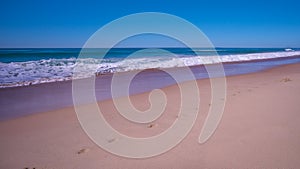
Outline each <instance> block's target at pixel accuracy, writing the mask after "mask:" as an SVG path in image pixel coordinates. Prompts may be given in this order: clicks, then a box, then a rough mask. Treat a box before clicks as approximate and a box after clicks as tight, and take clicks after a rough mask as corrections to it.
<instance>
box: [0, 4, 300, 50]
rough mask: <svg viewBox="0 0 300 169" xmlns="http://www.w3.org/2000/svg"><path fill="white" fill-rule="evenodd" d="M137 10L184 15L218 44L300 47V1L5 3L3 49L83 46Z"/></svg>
mask: <svg viewBox="0 0 300 169" xmlns="http://www.w3.org/2000/svg"><path fill="white" fill-rule="evenodd" d="M137 12H164V13H170V14H173V15H177V16H179V17H182V18H184V19H186V20H188V21H190V22H191V23H193V24H195V25H196V26H198V27H199V28H200V29H201V30H202V31H203V32H204V33H205V34H206V35H207V36H208V38H209V39H210V40H211V41H212V42H213V44H214V45H215V46H218V47H284V48H285V47H300V1H299V0H279V1H278V0H273V1H264V0H239V1H238V0H221V1H214V0H204V1H201V0H195V1H191V0H184V1H177V0H137V1H135V0H98V1H88V0H81V1H78V0H51V1H50V0H49V1H48V0H44V1H43V0H20V1H16V0H10V1H1V4H0V47H2V48H4V47H82V45H83V44H84V43H85V41H86V40H87V39H88V38H89V37H90V36H91V35H92V34H93V33H94V32H95V31H96V30H97V29H99V28H100V27H101V26H103V25H105V24H107V23H109V22H110V21H112V20H114V19H117V18H119V17H122V16H124V15H128V14H132V13H137ZM141 43H142V42H141ZM137 44H140V42H139V43H137ZM137 47H138V46H137Z"/></svg>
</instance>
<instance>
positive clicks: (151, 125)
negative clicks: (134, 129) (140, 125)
mask: <svg viewBox="0 0 300 169" xmlns="http://www.w3.org/2000/svg"><path fill="white" fill-rule="evenodd" d="M154 126H156V124H149V125H148V128H153V127H154Z"/></svg>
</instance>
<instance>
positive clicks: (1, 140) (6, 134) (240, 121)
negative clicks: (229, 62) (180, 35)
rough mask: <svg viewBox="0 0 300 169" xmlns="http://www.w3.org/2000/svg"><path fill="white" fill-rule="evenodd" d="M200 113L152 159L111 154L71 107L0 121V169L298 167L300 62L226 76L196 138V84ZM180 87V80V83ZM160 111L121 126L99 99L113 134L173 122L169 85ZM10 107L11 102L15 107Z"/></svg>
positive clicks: (206, 95) (143, 133) (206, 89)
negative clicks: (220, 105) (211, 117)
mask: <svg viewBox="0 0 300 169" xmlns="http://www.w3.org/2000/svg"><path fill="white" fill-rule="evenodd" d="M197 82H198V85H199V87H200V88H199V90H200V93H201V102H200V111H199V114H198V118H197V121H196V123H195V125H194V127H193V128H192V131H191V132H190V133H189V135H188V136H187V137H186V138H185V139H184V140H183V141H182V142H181V143H180V144H179V145H178V146H176V147H175V148H173V149H172V150H170V151H168V152H166V153H164V154H162V155H159V156H156V157H152V158H146V159H128V158H123V157H118V156H115V155H112V154H110V153H108V152H106V151H104V150H102V149H101V148H100V147H98V146H97V145H96V144H95V143H93V142H92V141H91V140H90V139H89V137H88V136H87V135H86V134H85V132H84V131H83V129H82V128H81V126H80V124H79V122H78V119H77V117H76V113H75V112H74V109H73V108H72V107H67V108H63V109H59V110H55V111H48V112H44V113H37V114H32V115H27V116H24V117H19V118H15V119H10V120H4V121H1V122H0V149H1V153H0V156H1V158H0V168H11V169H14V168H16V169H17V168H26V167H27V168H36V169H53V168H57V169H59V168H64V169H82V168H88V169H96V168H103V169H110V168H111V169H116V168H122V169H125V168H128V169H133V168H136V169H144V168H145V169H146V168H147V169H149V168H170V169H171V168H172V169H176V168H178V169H181V168H190V169H193V168H195V169H196V168H197V169H198V168H298V167H299V166H300V161H299V156H300V106H299V99H300V64H290V65H285V66H280V67H276V68H272V69H269V70H266V71H262V72H258V73H252V74H246V75H237V76H230V77H227V87H228V90H227V98H226V105H225V111H224V114H223V118H222V120H221V123H220V125H219V126H218V128H217V130H216V132H215V133H214V135H213V136H212V137H211V138H210V139H209V140H208V141H207V142H206V143H204V144H199V143H198V137H199V134H200V131H201V128H202V126H203V122H204V120H205V118H206V116H207V112H208V109H209V107H210V95H211V93H210V92H211V91H210V82H209V80H208V79H204V80H198V81H197ZM186 83H188V82H186ZM163 91H164V92H165V93H166V95H167V98H168V103H167V107H166V111H165V112H164V114H163V115H162V117H160V118H159V119H158V120H157V121H155V122H153V123H150V124H139V125H137V124H133V123H130V122H128V121H126V120H125V119H124V118H122V117H121V116H120V115H119V114H118V113H117V110H116V108H114V106H113V103H112V101H111V100H107V101H102V102H99V107H100V109H101V110H102V111H103V112H104V116H105V118H106V120H107V121H108V122H110V124H111V125H112V126H113V127H114V128H115V129H117V130H118V131H120V132H121V133H124V134H127V135H130V136H135V137H147V136H153V135H156V134H158V133H161V132H162V131H164V130H165V129H167V128H168V127H170V125H171V124H172V123H173V122H174V120H175V119H176V118H177V112H178V109H179V106H177V105H179V103H180V100H178V99H177V98H179V97H178V96H179V90H178V86H177V85H173V86H169V87H165V88H163ZM147 98H148V93H143V94H138V95H134V96H131V99H132V102H133V104H134V105H135V106H136V108H137V109H140V110H145V109H147V107H149V102H148V101H147ZM17 104H18V103H16V106H17Z"/></svg>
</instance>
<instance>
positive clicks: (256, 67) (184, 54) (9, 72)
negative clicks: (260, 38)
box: [0, 48, 300, 88]
mask: <svg viewBox="0 0 300 169" xmlns="http://www.w3.org/2000/svg"><path fill="white" fill-rule="evenodd" d="M140 50H142V48H112V49H110V50H109V51H108V52H107V53H106V55H105V57H104V58H102V59H99V58H97V56H98V55H99V54H103V52H104V51H105V50H104V49H88V50H86V51H87V52H88V53H89V54H88V56H89V57H88V58H80V59H78V56H79V53H80V51H81V49H80V48H46V49H41V48H33V49H28V48H26V49H0V88H6V87H16V86H27V85H32V84H40V83H48V82H55V81H66V80H71V79H72V76H73V70H74V67H75V66H76V65H77V64H79V63H78V62H76V61H80V62H81V63H84V64H85V65H84V66H85V67H86V68H87V69H88V68H89V67H91V68H93V69H94V68H95V66H96V67H97V69H96V72H95V73H98V74H108V73H115V72H126V71H132V70H144V69H152V68H173V67H184V66H196V65H203V64H212V63H217V62H221V63H228V62H230V63H232V64H235V63H236V64H235V66H234V69H233V68H232V66H227V67H226V66H225V67H224V68H225V73H226V75H236V74H244V73H251V72H256V71H260V70H263V69H267V68H270V67H273V66H278V65H282V64H289V63H297V62H300V59H299V58H298V57H293V56H298V55H300V49H299V48H297V49H286V48H216V49H208V48H195V49H190V48H163V50H164V51H169V52H170V53H172V54H173V55H170V54H168V53H166V52H164V51H162V50H156V49H147V51H146V52H142V53H138V51H140ZM194 51H197V54H195V52H194ZM215 51H216V52H217V54H218V55H219V56H220V59H217V60H215V57H214V56H215V55H216V53H215ZM134 53H136V54H135V55H132V54H134ZM129 56H130V57H129ZM275 58H286V59H283V60H272V59H275ZM77 59H78V60H77ZM268 59H269V61H268ZM259 60H260V61H259ZM244 61H257V62H248V63H247V65H246V66H245V63H244ZM266 61H267V62H266ZM93 71H94V70H93ZM196 78H198V79H200V78H205V77H203V76H197V75H196Z"/></svg>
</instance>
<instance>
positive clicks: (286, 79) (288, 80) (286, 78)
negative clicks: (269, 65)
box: [280, 77, 292, 82]
mask: <svg viewBox="0 0 300 169" xmlns="http://www.w3.org/2000/svg"><path fill="white" fill-rule="evenodd" d="M290 81H292V79H290V78H288V77H285V78H283V79H281V80H280V82H290Z"/></svg>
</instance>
